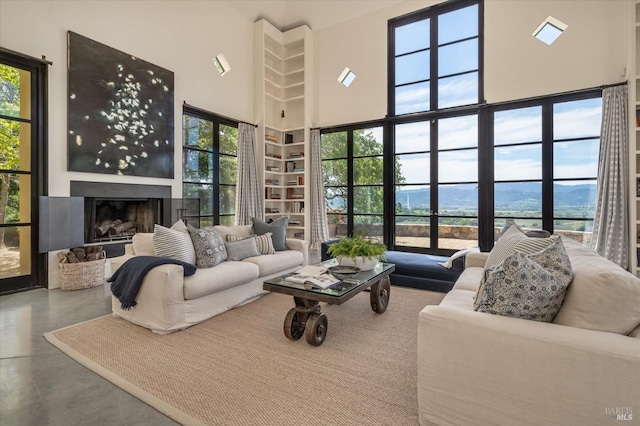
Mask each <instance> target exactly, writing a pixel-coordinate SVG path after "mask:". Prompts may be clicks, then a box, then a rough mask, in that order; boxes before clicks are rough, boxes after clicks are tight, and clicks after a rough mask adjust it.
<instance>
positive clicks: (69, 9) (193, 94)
mask: <svg viewBox="0 0 640 426" xmlns="http://www.w3.org/2000/svg"><path fill="white" fill-rule="evenodd" d="M67 30H71V31H73V32H76V33H78V34H81V35H83V36H85V37H88V38H90V39H93V40H95V41H98V42H100V43H103V44H106V45H107V46H110V47H113V48H115V49H118V50H121V51H123V52H126V53H129V54H131V55H134V56H137V57H139V58H141V59H143V60H145V61H147V62H151V63H153V64H155V65H158V66H161V67H163V68H166V69H169V70H171V71H173V72H174V88H175V90H174V95H175V117H173V119H174V129H175V135H174V144H175V147H176V149H175V175H174V176H175V178H174V179H157V178H144V177H137V176H115V175H113V176H112V175H106V174H94V173H79V172H68V171H67V149H66V144H67V139H66V132H67V69H66V60H67ZM252 31H253V27H252V24H251V22H249V21H248V20H247V19H246V18H244V17H242V16H241V15H239V14H238V13H237V12H236V11H235V10H234V9H232V8H230V7H229V6H228V5H227V4H226V3H225V2H221V1H211V2H204V1H144V0H143V1H126V2H125V1H100V0H92V1H55V0H52V1H45V0H41V1H26V0H21V1H7V0H0V46H2V47H5V48H8V49H11V50H15V51H17V52H20V53H24V54H27V55H31V56H35V57H38V58H39V57H41V55H45V56H46V57H47V59H48V60H50V61H52V62H53V66H50V67H49V195H52V196H66V195H69V181H71V180H83V181H102V182H119V183H138V184H158V185H171V186H172V194H173V196H175V197H179V196H180V195H181V194H182V170H181V164H182V152H181V149H180V146H181V145H182V135H181V130H182V119H181V117H182V104H183V102H184V101H186V102H187V103H188V104H190V105H193V106H196V107H199V108H202V109H205V110H208V111H212V112H215V113H218V114H222V115H225V116H228V117H232V118H236V119H239V120H243V121H252V120H253V32H252ZM221 52H223V53H224V54H225V56H226V58H227V59H228V60H229V62H230V64H231V66H232V71H231V72H229V73H228V74H226V75H225V76H224V77H220V76H219V75H218V73H217V71H216V70H215V67H214V66H213V64H212V62H211V59H212V58H213V57H214V56H215V55H217V54H218V53H221Z"/></svg>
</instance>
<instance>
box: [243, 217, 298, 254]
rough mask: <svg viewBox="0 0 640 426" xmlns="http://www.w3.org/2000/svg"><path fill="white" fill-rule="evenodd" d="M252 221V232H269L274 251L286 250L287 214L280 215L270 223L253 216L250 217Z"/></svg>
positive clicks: (259, 233)
mask: <svg viewBox="0 0 640 426" xmlns="http://www.w3.org/2000/svg"><path fill="white" fill-rule="evenodd" d="M251 220H252V221H253V232H254V234H257V235H262V234H266V233H267V232H271V239H272V240H273V248H274V249H276V251H284V250H287V243H286V240H287V225H288V224H289V216H284V217H281V218H280V219H278V220H275V221H273V222H271V223H266V222H263V221H262V220H260V219H256V218H255V217H253V218H251Z"/></svg>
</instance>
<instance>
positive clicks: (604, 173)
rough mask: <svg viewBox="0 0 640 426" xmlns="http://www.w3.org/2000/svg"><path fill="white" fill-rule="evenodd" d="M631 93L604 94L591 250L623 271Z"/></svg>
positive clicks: (626, 254) (614, 89) (618, 88)
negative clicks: (629, 99)
mask: <svg viewBox="0 0 640 426" xmlns="http://www.w3.org/2000/svg"><path fill="white" fill-rule="evenodd" d="M627 93H628V89H627V86H626V85H623V86H614V87H608V88H606V89H604V90H603V92H602V127H601V130H600V155H599V159H598V192H597V196H596V214H595V218H594V221H593V238H592V239H591V248H593V249H594V250H595V251H596V252H597V253H598V254H600V255H601V256H603V257H605V258H607V259H609V260H611V261H612V262H614V263H617V264H618V265H620V266H621V267H623V268H625V269H626V268H627V267H628V266H629V218H628V212H627V209H628V197H629V190H628V182H629V163H628V155H629V138H628V121H627V120H628V112H627V111H628V110H627V102H628V95H627Z"/></svg>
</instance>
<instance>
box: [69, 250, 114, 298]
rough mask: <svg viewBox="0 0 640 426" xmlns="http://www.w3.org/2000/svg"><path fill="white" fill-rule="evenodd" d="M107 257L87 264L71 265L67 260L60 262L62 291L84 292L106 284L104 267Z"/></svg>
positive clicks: (103, 255)
mask: <svg viewBox="0 0 640 426" xmlns="http://www.w3.org/2000/svg"><path fill="white" fill-rule="evenodd" d="M106 260H107V259H106V255H105V253H104V252H103V254H102V259H98V260H89V261H87V262H78V263H69V262H67V261H66V258H64V257H63V258H60V260H58V270H59V271H60V290H82V289H84V288H92V287H98V286H100V285H102V284H104V280H105V276H104V265H105V262H106Z"/></svg>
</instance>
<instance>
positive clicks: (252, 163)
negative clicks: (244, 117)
mask: <svg viewBox="0 0 640 426" xmlns="http://www.w3.org/2000/svg"><path fill="white" fill-rule="evenodd" d="M255 140H256V128H255V127H254V126H253V125H251V124H247V123H240V124H239V125H238V175H237V179H236V224H237V225H250V224H251V223H252V222H251V218H252V217H256V218H258V219H260V220H262V219H263V214H262V203H261V190H262V189H261V187H260V185H259V183H258V167H257V163H256V146H255Z"/></svg>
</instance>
